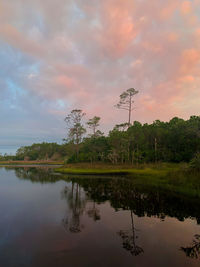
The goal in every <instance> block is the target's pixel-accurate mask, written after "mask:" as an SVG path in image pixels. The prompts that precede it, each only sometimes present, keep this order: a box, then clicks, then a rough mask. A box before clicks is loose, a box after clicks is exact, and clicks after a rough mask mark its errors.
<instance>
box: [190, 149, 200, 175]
mask: <svg viewBox="0 0 200 267" xmlns="http://www.w3.org/2000/svg"><path fill="white" fill-rule="evenodd" d="M190 167H191V168H192V169H195V170H198V171H200V152H197V153H196V154H195V156H194V158H193V159H192V160H191V161H190Z"/></svg>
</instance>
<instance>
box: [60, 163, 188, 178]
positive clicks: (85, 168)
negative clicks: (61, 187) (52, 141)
mask: <svg viewBox="0 0 200 267" xmlns="http://www.w3.org/2000/svg"><path fill="white" fill-rule="evenodd" d="M181 167H183V165H180V164H170V163H162V164H141V165H138V166H133V165H109V164H84V163H82V164H80V163H79V164H67V165H64V166H62V167H61V168H57V169H56V171H57V172H60V173H64V174H77V175H79V174H81V175H90V174H91V175H95V174H97V175H99V174H101V175H106V174H116V175H117V174H118V175H136V176H146V175H150V176H155V175H156V176H158V175H159V176H163V175H165V174H166V173H167V172H168V171H171V170H178V169H179V168H181Z"/></svg>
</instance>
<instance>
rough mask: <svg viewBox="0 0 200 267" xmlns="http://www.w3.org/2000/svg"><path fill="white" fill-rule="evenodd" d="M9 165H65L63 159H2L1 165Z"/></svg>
mask: <svg viewBox="0 0 200 267" xmlns="http://www.w3.org/2000/svg"><path fill="white" fill-rule="evenodd" d="M1 165H2V166H5V165H6V166H7V165H11V166H12V165H13V166H16V165H63V161H47V160H41V161H39V160H37V161H36V160H31V161H24V160H16V161H0V166H1Z"/></svg>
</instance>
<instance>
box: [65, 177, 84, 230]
mask: <svg viewBox="0 0 200 267" xmlns="http://www.w3.org/2000/svg"><path fill="white" fill-rule="evenodd" d="M61 195H62V198H66V199H67V203H68V208H69V210H68V211H67V213H66V215H65V217H64V218H63V220H62V224H63V226H64V228H65V230H69V231H70V232H71V233H79V232H81V230H82V228H83V225H81V215H82V214H83V212H84V210H85V204H86V198H85V194H84V192H82V191H81V187H80V186H79V184H78V183H74V182H72V186H71V190H69V189H68V187H65V188H64V190H63V191H62V192H61Z"/></svg>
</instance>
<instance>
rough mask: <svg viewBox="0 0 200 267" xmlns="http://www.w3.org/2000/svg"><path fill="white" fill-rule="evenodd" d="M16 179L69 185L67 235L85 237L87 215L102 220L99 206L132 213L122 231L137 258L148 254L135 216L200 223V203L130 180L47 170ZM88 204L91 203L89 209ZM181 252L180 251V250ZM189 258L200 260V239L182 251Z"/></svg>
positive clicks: (22, 171)
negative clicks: (104, 205)
mask: <svg viewBox="0 0 200 267" xmlns="http://www.w3.org/2000/svg"><path fill="white" fill-rule="evenodd" d="M15 173H16V176H17V177H18V178H20V179H29V180H30V181H32V182H39V183H47V182H48V183H49V182H50V183H54V182H57V181H58V180H64V181H66V182H67V183H66V186H65V187H64V188H63V190H62V191H61V197H62V199H65V200H66V203H67V210H66V214H65V215H64V217H63V220H62V225H63V227H64V229H65V230H66V231H67V232H70V233H76V234H77V233H81V232H82V231H83V230H84V227H85V226H84V224H83V221H82V217H83V215H84V214H87V216H88V217H89V218H92V219H93V221H95V222H96V221H99V220H101V214H100V209H99V208H98V204H101V203H105V202H106V201H109V203H110V205H111V206H112V207H113V208H114V209H115V211H119V210H126V211H129V212H130V227H129V228H127V229H119V231H117V235H118V236H119V237H120V240H121V242H122V247H123V248H124V249H125V250H127V251H128V252H130V254H131V255H133V256H138V255H141V254H142V253H144V248H143V247H142V246H141V245H139V244H138V240H139V233H140V232H139V229H138V228H137V227H136V226H135V225H134V216H135V215H137V216H138V217H144V216H146V217H156V218H159V219H160V220H162V221H164V220H165V218H166V217H174V218H176V219H178V220H179V221H184V220H185V219H187V218H192V219H194V220H196V222H197V223H198V224H199V223H200V213H199V206H200V199H198V198H194V197H189V196H184V195H181V194H178V193H175V192H172V191H168V190H163V189H160V188H158V187H150V186H146V185H136V184H134V180H131V179H127V178H117V177H112V178H94V177H85V176H84V177H83V178H81V177H70V176H63V175H56V174H55V173H53V171H52V170H51V171H49V170H48V169H45V168H37V169H36V168H15ZM87 203H90V207H89V208H88V205H87ZM177 249H178V248H177ZM180 250H181V251H182V252H184V253H185V255H186V256H187V257H190V258H198V255H199V254H200V235H198V234H196V235H195V236H194V240H193V241H192V244H191V245H190V246H187V247H181V248H180Z"/></svg>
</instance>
